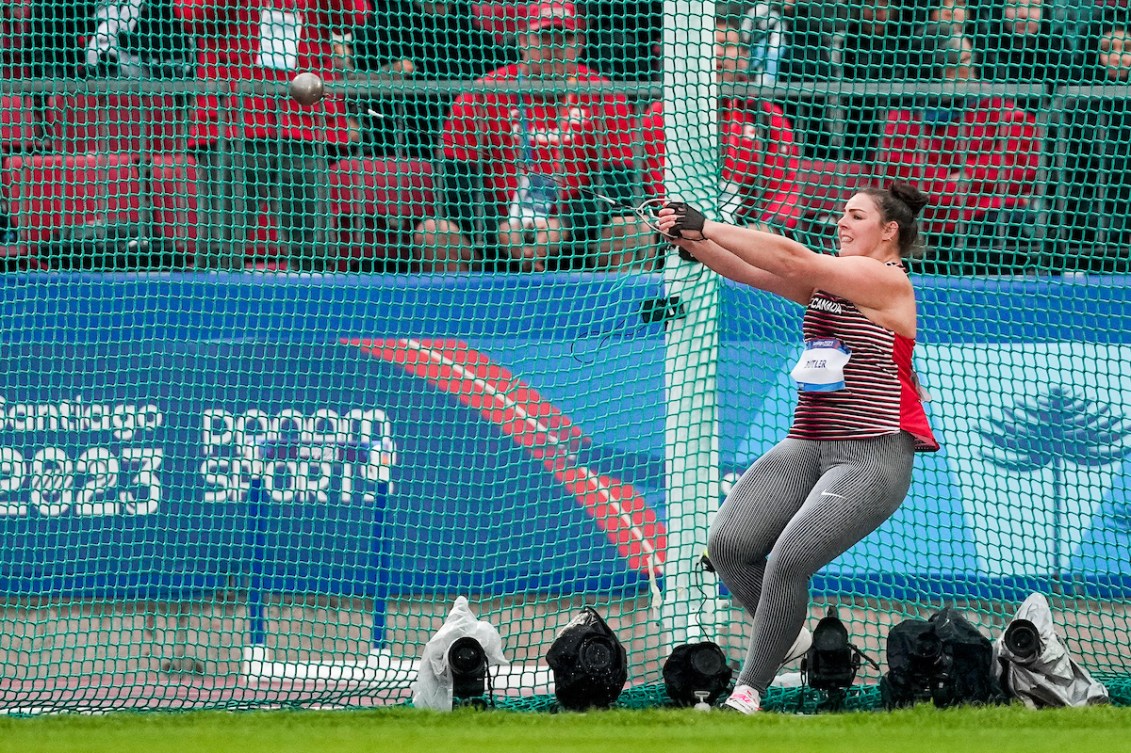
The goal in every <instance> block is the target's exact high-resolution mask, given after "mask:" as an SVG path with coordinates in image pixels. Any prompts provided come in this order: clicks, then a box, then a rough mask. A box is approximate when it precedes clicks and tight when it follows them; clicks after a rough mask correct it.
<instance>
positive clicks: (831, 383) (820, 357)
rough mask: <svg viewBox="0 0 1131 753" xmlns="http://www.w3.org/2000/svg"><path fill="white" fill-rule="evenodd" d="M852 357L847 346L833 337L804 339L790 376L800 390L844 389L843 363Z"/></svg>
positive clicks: (832, 390) (830, 390) (827, 390)
mask: <svg viewBox="0 0 1131 753" xmlns="http://www.w3.org/2000/svg"><path fill="white" fill-rule="evenodd" d="M850 358H852V353H851V351H849V350H848V347H847V346H846V345H845V344H844V343H842V342H841V341H840V340H837V339H836V338H835V337H829V338H823V339H820V340H806V341H805V350H804V351H803V352H802V353H801V358H800V359H799V360H798V361H797V365H796V366H794V367H793V371H791V372H790V376H792V377H793V378H794V380H796V382H797V387H798V389H800V390H801V391H802V392H836V391H837V390H843V389H844V365H845V364H846V363H848V359H850Z"/></svg>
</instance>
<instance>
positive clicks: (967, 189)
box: [876, 26, 1041, 274]
mask: <svg viewBox="0 0 1131 753" xmlns="http://www.w3.org/2000/svg"><path fill="white" fill-rule="evenodd" d="M923 41H924V44H926V45H927V48H926V49H927V51H928V54H931V55H932V58H933V60H934V62H935V65H936V68H937V71H938V73H939V74H940V75H941V77H942V78H943V79H944V80H946V81H952V82H955V83H958V84H961V83H964V82H968V81H976V79H977V77H976V75H975V73H974V68H973V53H972V49H973V48H972V45H971V43H970V40H969V39H968V38H967V37H965V36H962V35H955V34H954V33H953V32H952V30H951V29H950V27H947V30H946V31H943V30H942V27H935V26H928V27H927V29H926V30H925V31H924V34H923ZM1040 157H1041V141H1040V137H1039V132H1038V129H1037V124H1036V120H1035V119H1034V118H1033V116H1032V115H1031V114H1029V113H1027V112H1025V111H1024V110H1023V109H1021V108H1020V107H1019V106H1018V105H1017V103H1016V102H1014V101H1013V100H1010V99H1007V98H1005V97H999V96H987V97H975V96H962V95H961V94H958V93H957V91H956V94H955V95H954V96H948V97H940V98H935V99H934V100H933V101H930V102H925V103H924V105H923V106H921V107H916V108H913V109H899V110H893V111H890V112H889V113H888V114H887V118H886V121H885V123H884V131H883V137H882V139H881V141H880V144H879V149H878V150H877V157H876V167H877V172H878V173H879V175H881V176H883V177H886V178H887V179H889V180H897V181H908V182H912V183H914V184H915V185H917V186H918V187H919V188H920V189H922V190H923V192H924V193H926V194H928V195H930V196H934V197H937V201H936V203H935V204H933V205H932V206H931V207H930V208H929V209H928V210H927V212H926V213H925V215H924V218H923V219H924V223H925V229H926V234H927V238H928V240H929V243H930V245H931V246H932V247H933V249H934V250H935V251H936V253H937V254H938V256H937V258H936V259H935V260H934V261H935V262H936V263H939V264H940V265H941V266H940V268H939V270H938V271H941V272H948V273H953V274H987V273H988V274H1002V273H1005V274H1008V273H1012V272H1019V271H1021V270H1020V267H1021V266H1022V265H1023V264H1024V263H1025V259H1024V258H1023V257H1024V254H1025V253H1026V252H1027V248H1026V240H1027V235H1028V233H1029V232H1030V231H1031V225H1032V218H1031V217H1030V215H1029V211H1030V203H1031V201H1032V198H1033V190H1034V186H1035V183H1036V178H1037V169H1038V165H1039V162H1040Z"/></svg>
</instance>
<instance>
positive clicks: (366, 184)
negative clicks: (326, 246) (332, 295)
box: [330, 159, 435, 267]
mask: <svg viewBox="0 0 1131 753" xmlns="http://www.w3.org/2000/svg"><path fill="white" fill-rule="evenodd" d="M330 213H331V217H332V223H333V224H332V233H333V236H332V237H333V241H334V242H336V244H337V246H338V248H339V253H340V254H341V255H342V261H343V264H344V265H345V266H349V267H357V266H366V265H372V264H375V263H376V264H396V262H397V261H398V260H399V258H400V256H401V254H400V247H401V246H402V245H403V244H404V243H405V242H406V240H407V239H408V237H409V236H410V234H411V232H412V228H413V226H414V225H415V224H416V223H417V222H418V221H419V220H421V219H423V218H424V217H428V216H432V215H434V214H435V210H434V197H433V193H432V168H431V166H430V165H429V164H428V163H427V162H424V161H421V160H391V159H389V160H386V159H345V160H341V161H339V162H337V163H335V164H334V165H333V167H331V171H330Z"/></svg>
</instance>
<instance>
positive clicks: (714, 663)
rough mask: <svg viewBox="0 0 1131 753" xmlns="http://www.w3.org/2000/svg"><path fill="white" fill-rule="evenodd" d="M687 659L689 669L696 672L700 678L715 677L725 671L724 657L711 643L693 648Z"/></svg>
mask: <svg viewBox="0 0 1131 753" xmlns="http://www.w3.org/2000/svg"><path fill="white" fill-rule="evenodd" d="M687 659H688V663H689V664H690V665H691V668H692V669H693V670H695V671H696V672H698V673H699V676H700V677H715V676H716V675H719V674H722V673H723V672H725V671H726V657H725V656H723V652H722V651H721V650H719V647H718V646H716V645H715V644H713V643H701V644H699V645H698V646H695V647H694V648H693V649H692V651H691V654H690V655H689V656H688V657H687Z"/></svg>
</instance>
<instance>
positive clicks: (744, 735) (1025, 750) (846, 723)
mask: <svg viewBox="0 0 1131 753" xmlns="http://www.w3.org/2000/svg"><path fill="white" fill-rule="evenodd" d="M165 750H169V751H173V750H176V751H234V752H236V753H290V752H291V751H296V752H297V751H320V752H322V751H325V752H326V753H354V752H355V751H356V752H357V753H361V752H362V751H364V753H394V752H397V751H406V752H407V751H411V752H412V753H449V752H453V751H459V752H462V751H468V753H472V752H474V753H551V752H554V753H557V752H559V751H560V752H562V753H566V752H569V753H573V752H577V753H604V751H615V752H616V753H630V752H631V753H635V752H636V751H639V752H640V753H711V752H713V751H736V752H737V751H756V752H757V753H775V752H777V751H782V752H783V753H785V752H786V751H789V752H791V753H798V752H806V751H820V752H821V753H838V752H840V751H846V752H852V753H855V752H856V751H860V752H861V753H904V752H905V751H931V752H932V753H933V752H936V751H945V752H947V753H1010V752H1012V751H1017V752H1018V753H1076V752H1077V751H1081V752H1084V753H1090V752H1091V751H1097V752H1100V751H1102V752H1103V753H1116V752H1118V751H1126V750H1131V709H1127V708H1112V707H1104V708H1089V709H1057V710H1044V711H1031V710H1028V709H1025V708H1022V707H1019V706H1013V707H1007V708H986V709H952V710H946V711H940V710H937V709H935V708H934V707H932V706H929V705H928V706H921V707H918V708H915V709H911V710H908V711H900V712H895V713H887V712H856V713H847V714H825V715H816V716H797V715H792V714H779V713H763V714H761V715H759V716H756V717H751V718H747V717H739V716H733V715H729V714H724V713H721V712H718V711H714V712H711V713H700V712H696V711H693V710H673V709H663V710H650V711H622V710H617V711H608V712H593V713H588V714H546V713H529V712H513V711H510V712H503V711H489V712H475V711H469V710H461V711H457V712H455V713H452V714H439V713H436V712H430V711H417V710H413V709H406V708H395V709H383V710H369V711H255V712H246V711H245V712H234V713H231V712H198V713H185V714H156V713H154V714H135V713H122V714H111V715H106V716H67V715H62V716H47V717H29V718H7V719H2V720H0V751H3V752H4V753H7V752H8V751H13V752H17V751H18V753H32V752H35V751H50V752H51V753H55V752H58V753H64V752H65V753H79V752H86V751H90V752H91V753H97V752H100V751H106V753H154V751H165Z"/></svg>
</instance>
